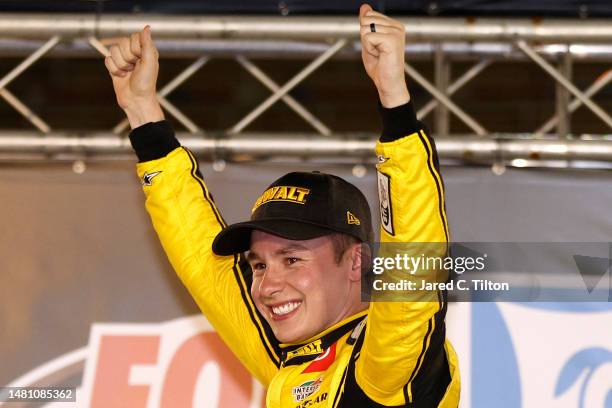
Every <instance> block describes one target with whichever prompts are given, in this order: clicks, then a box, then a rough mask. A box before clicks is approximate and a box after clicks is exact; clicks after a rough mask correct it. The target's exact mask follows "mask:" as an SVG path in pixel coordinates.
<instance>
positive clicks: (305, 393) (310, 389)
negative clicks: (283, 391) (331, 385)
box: [291, 377, 323, 402]
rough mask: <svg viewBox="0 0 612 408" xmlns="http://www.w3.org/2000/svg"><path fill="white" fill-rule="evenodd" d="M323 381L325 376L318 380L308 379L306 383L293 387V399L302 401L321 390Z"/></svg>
mask: <svg viewBox="0 0 612 408" xmlns="http://www.w3.org/2000/svg"><path fill="white" fill-rule="evenodd" d="M322 382H323V377H319V378H317V379H316V380H311V381H306V382H305V383H302V384H300V385H298V386H297V387H293V388H292V390H291V394H292V395H293V401H295V402H301V401H303V400H305V399H306V398H308V397H310V396H311V395H312V394H314V393H315V392H317V391H319V388H321V383H322Z"/></svg>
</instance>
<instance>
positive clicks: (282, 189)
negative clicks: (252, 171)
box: [251, 186, 310, 212]
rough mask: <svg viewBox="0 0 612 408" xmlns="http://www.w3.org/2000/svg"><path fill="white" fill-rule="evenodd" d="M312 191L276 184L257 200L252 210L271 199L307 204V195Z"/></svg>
mask: <svg viewBox="0 0 612 408" xmlns="http://www.w3.org/2000/svg"><path fill="white" fill-rule="evenodd" d="M309 193H310V189H309V188H304V187H296V186H274V187H270V188H269V189H267V190H266V191H264V192H263V194H262V195H261V196H260V197H259V198H258V199H257V201H255V205H253V209H252V210H251V212H253V211H255V210H256V209H257V207H259V206H260V205H262V204H265V203H269V202H270V201H287V202H290V203H295V204H305V203H306V196H307V195H308V194H309Z"/></svg>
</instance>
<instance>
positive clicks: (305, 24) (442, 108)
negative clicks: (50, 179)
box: [0, 14, 612, 164]
mask: <svg viewBox="0 0 612 408" xmlns="http://www.w3.org/2000/svg"><path fill="white" fill-rule="evenodd" d="M403 23H404V24H405V26H406V28H407V37H408V40H409V43H410V45H409V46H408V47H407V49H406V52H407V55H408V58H407V60H408V61H412V60H413V59H412V58H411V57H412V56H414V57H415V58H414V59H415V60H418V59H433V61H434V81H433V82H432V81H429V80H428V79H426V77H425V76H423V75H422V74H421V73H420V72H419V71H418V70H416V69H415V67H414V65H413V64H412V63H411V62H409V63H406V65H405V72H406V74H407V75H408V76H409V77H410V79H411V80H412V81H413V82H416V83H418V84H419V85H420V86H421V87H422V88H424V89H425V90H426V91H427V92H428V93H429V94H430V95H431V97H432V99H431V101H429V102H428V103H427V104H425V105H424V106H423V107H422V108H421V109H420V110H419V111H418V113H417V115H418V116H419V117H420V118H423V117H425V116H426V115H428V114H429V113H432V112H434V113H435V121H434V123H435V126H434V133H435V135H436V136H437V137H438V138H439V140H441V141H442V143H441V144H439V148H440V154H441V157H442V158H445V157H446V158H450V159H453V160H459V159H461V160H463V161H468V162H469V161H470V160H474V159H475V158H480V159H483V158H484V157H489V158H499V157H504V160H505V161H506V162H508V163H510V164H512V162H513V160H517V159H520V160H526V159H529V160H530V162H534V161H535V162H537V161H538V160H543V159H545V158H548V159H553V160H586V161H598V162H607V161H610V162H612V149H611V148H610V146H612V139H611V138H610V134H608V135H594V136H593V135H590V136H589V140H587V139H585V138H584V137H582V138H581V137H579V136H575V135H572V134H571V120H570V118H571V114H572V113H573V112H574V111H576V109H578V108H579V107H581V106H584V107H585V108H587V109H589V110H590V111H592V112H593V113H594V114H595V115H596V116H597V117H598V118H599V119H600V120H601V121H602V122H603V123H605V124H606V126H607V128H608V129H612V117H611V116H610V113H609V112H608V111H606V109H604V108H603V107H602V106H600V105H598V104H597V103H596V102H594V101H593V96H595V95H596V94H597V93H598V92H600V91H601V90H602V89H604V88H605V87H606V86H608V84H609V83H610V81H612V69H607V70H606V71H604V72H603V73H602V74H601V75H600V76H599V77H598V78H597V79H596V80H595V81H594V82H593V83H592V84H591V85H590V86H588V87H587V88H586V89H584V90H580V89H578V88H577V87H576V86H575V85H574V84H573V82H572V66H573V63H574V62H575V61H585V60H597V61H607V62H610V61H612V46H610V45H609V44H612V26H611V25H610V24H608V22H599V21H590V20H588V21H577V20H554V21H539V22H534V21H531V20H495V19H482V20H475V21H468V20H464V19H405V20H404V21H403ZM145 24H151V25H152V27H154V31H155V36H156V41H157V43H158V47H159V48H160V51H161V54H162V55H164V56H165V55H169V56H170V57H173V58H191V57H193V58H194V59H195V61H194V62H193V63H192V64H190V65H189V66H188V67H187V68H186V69H185V70H183V71H182V72H181V73H180V74H179V75H177V76H176V77H175V78H174V79H172V80H171V81H170V82H169V83H167V84H165V85H164V86H163V87H162V88H161V89H160V90H159V91H158V99H159V101H160V104H161V105H162V107H163V108H164V110H165V111H166V112H168V113H169V114H170V115H172V116H173V117H174V118H175V119H176V120H177V121H178V122H179V123H180V124H181V125H182V126H184V128H185V129H186V130H187V132H188V133H189V134H191V135H192V136H193V137H192V138H187V137H185V140H186V141H187V142H188V143H190V144H191V145H192V147H194V149H195V150H196V151H198V152H201V153H207V152H210V151H216V150H218V149H222V151H223V152H225V153H226V154H227V153H228V152H231V153H234V154H242V153H244V154H252V155H253V157H254V158H261V157H264V156H265V157H270V156H276V155H282V156H292V155H294V156H300V157H304V156H308V155H310V154H323V155H326V156H329V155H330V154H331V153H334V154H336V153H337V154H338V156H339V157H340V156H342V157H344V158H346V157H355V158H360V157H363V151H362V150H361V148H362V147H363V146H362V145H359V146H361V147H356V146H357V145H354V143H368V142H363V141H361V142H358V141H357V139H359V137H360V136H359V135H354V136H350V135H338V134H335V133H334V131H333V129H330V128H329V127H328V126H326V125H325V124H324V123H323V122H322V121H321V120H320V119H319V118H317V117H316V116H315V115H314V114H313V113H312V112H310V111H309V110H308V109H307V107H305V106H303V105H302V104H301V103H300V102H299V101H297V100H296V99H295V98H293V97H292V96H291V95H290V92H291V91H292V90H293V89H294V88H295V87H296V86H298V85H299V84H301V83H302V82H303V81H304V80H305V79H306V78H308V77H309V76H310V75H311V74H313V73H314V72H315V71H316V70H318V69H319V68H320V67H321V66H323V65H324V64H325V63H326V62H327V61H329V60H330V59H332V58H358V57H359V51H360V45H359V42H358V37H359V28H358V26H357V25H356V21H355V19H354V18H343V17H341V18H336V17H333V18H331V17H330V18H328V17H319V18H302V17H300V18H287V17H219V18H210V17H208V18H194V17H187V16H184V17H181V16H164V17H156V16H146V17H145V16H131V15H115V16H104V17H102V18H99V19H94V18H91V17H88V16H85V17H75V16H70V15H53V16H49V15H29V14H25V15H15V14H0V38H1V40H0V55H2V54H4V55H22V54H23V53H28V52H29V55H27V56H26V58H25V59H24V60H23V62H21V63H20V64H19V65H17V66H16V67H15V68H14V69H12V70H11V71H10V72H8V73H7V74H6V75H4V77H2V78H0V97H2V98H3V99H4V100H6V101H7V102H8V103H9V104H10V105H11V106H13V107H14V108H15V109H16V110H17V111H18V112H19V113H20V114H21V115H23V116H24V117H25V118H26V119H27V120H28V121H29V122H30V123H31V124H32V126H33V127H34V128H36V130H37V132H39V134H38V135H37V134H36V133H23V132H22V133H15V132H9V131H6V130H1V129H0V160H2V159H6V158H7V157H9V158H14V157H16V155H18V154H19V153H27V154H32V153H35V152H36V151H37V152H39V153H40V152H44V153H49V152H53V153H54V154H58V153H62V152H66V153H71V154H74V153H75V152H79V151H80V152H87V153H88V154H89V155H92V154H93V155H95V154H109V153H123V152H124V150H125V149H126V148H127V143H126V141H125V139H124V138H123V137H122V135H124V134H125V132H126V131H127V129H128V127H129V124H128V122H127V120H124V121H122V122H120V123H119V124H117V125H116V126H115V127H113V128H112V129H109V131H108V132H107V133H101V132H100V131H93V130H92V131H91V132H89V134H86V135H85V136H81V137H80V138H79V140H78V142H75V141H71V138H70V136H68V135H66V132H63V131H62V130H61V129H60V130H56V129H51V127H50V126H49V125H48V124H47V123H46V122H45V121H44V120H43V119H42V118H40V117H39V116H37V115H36V114H35V113H34V112H33V111H32V110H31V109H30V108H28V107H27V106H26V105H25V104H24V103H23V102H21V101H20V100H19V99H18V98H17V96H15V95H13V94H12V93H11V92H10V91H9V90H8V89H7V86H8V85H10V83H11V82H12V81H13V80H15V78H17V77H18V76H19V75H21V74H22V73H23V72H24V71H25V70H27V69H28V68H29V67H30V66H32V64H34V63H35V62H36V61H38V60H40V59H41V58H42V57H43V56H48V55H50V54H53V55H56V56H60V57H66V58H68V57H73V56H95V52H93V51H94V50H96V51H97V52H98V54H102V55H107V54H108V49H107V48H106V47H107V46H108V45H109V44H111V43H112V42H113V38H116V37H118V36H123V35H127V34H128V33H131V32H133V31H136V30H139V29H141V28H142V27H143V26H144V25H145ZM467 41H469V42H467ZM41 43H42V44H41ZM258 55H265V56H274V57H278V58H287V57H289V58H301V59H304V58H305V57H312V61H311V62H309V63H308V64H306V65H305V67H304V68H303V69H302V70H301V71H299V72H298V73H297V74H296V75H295V76H293V78H291V79H290V80H289V81H287V82H286V83H285V84H283V85H280V84H278V83H276V82H275V81H274V80H273V79H272V78H271V77H270V76H268V75H267V74H266V73H265V72H264V71H263V70H262V69H261V68H260V67H258V66H257V65H256V64H255V63H254V62H253V61H252V57H256V56H258ZM211 58H233V59H234V60H235V61H236V62H237V63H238V64H239V65H240V66H241V67H242V68H244V69H245V70H246V71H247V72H249V73H250V74H251V75H252V76H253V78H254V79H255V80H257V81H259V82H261V83H262V84H263V85H264V86H265V87H266V88H267V89H268V90H269V91H270V92H271V94H270V96H269V97H268V98H267V99H265V100H264V101H262V102H261V103H260V104H259V105H258V106H255V107H254V108H253V109H252V110H251V111H250V112H249V113H248V114H246V115H245V116H244V117H243V118H242V119H240V120H239V121H238V122H237V123H236V124H235V125H234V126H232V127H231V128H229V129H226V130H220V129H202V128H201V127H199V126H198V125H196V123H195V122H194V121H193V120H191V119H190V118H189V117H188V116H187V115H185V114H184V113H183V112H182V111H181V110H180V108H179V107H177V106H175V105H174V104H172V103H171V102H170V101H169V100H168V96H169V95H170V94H171V93H172V92H173V91H174V90H176V89H177V88H178V87H179V86H181V85H182V84H183V83H185V81H186V80H187V79H189V78H190V77H191V76H193V75H194V74H195V73H196V72H198V71H199V70H200V69H201V68H202V67H203V66H204V65H205V64H206V63H207V62H208V61H209V60H210V59H211ZM507 59H523V60H527V61H531V62H533V63H535V64H537V65H538V66H539V67H541V68H542V69H543V70H544V72H545V73H547V74H548V75H549V76H550V77H551V79H552V80H554V81H555V82H556V83H557V92H556V100H555V101H554V103H555V106H556V113H555V115H554V116H553V117H551V118H550V119H549V120H547V121H546V122H545V123H544V124H543V125H541V126H540V127H539V128H538V129H536V130H534V131H533V133H532V134H531V135H530V137H527V138H526V135H525V134H521V135H500V134H499V132H496V131H495V129H486V128H485V127H484V126H483V125H482V124H481V123H480V122H479V121H478V120H477V119H476V118H474V117H473V116H472V115H470V114H469V113H468V109H466V107H461V106H459V105H458V104H457V103H456V102H454V101H453V99H452V96H453V94H455V93H456V92H457V91H458V90H459V89H461V88H462V87H464V86H466V85H467V84H469V83H470V82H471V81H473V80H475V79H476V78H477V77H478V76H479V75H480V73H481V72H483V71H484V70H485V69H487V68H488V67H490V66H491V65H492V64H494V63H497V62H499V61H504V60H507ZM456 60H461V61H464V60H471V61H474V65H473V66H472V67H471V68H469V69H468V70H467V71H466V72H465V73H463V74H462V75H461V76H459V77H457V78H455V79H454V80H453V78H451V65H452V63H453V62H454V61H456ZM554 64H557V65H558V69H557V68H555V66H554ZM571 96H573V97H574V99H572V98H571ZM278 101H282V102H283V103H285V104H286V105H287V106H288V107H289V108H290V109H292V110H293V111H294V112H295V113H296V114H297V115H299V116H300V117H301V118H302V119H303V120H304V121H306V122H307V123H308V124H309V125H310V126H311V127H312V128H313V130H314V131H315V133H314V134H312V135H304V134H291V133H283V134H282V135H279V134H273V133H271V132H269V133H265V134H263V135H262V134H258V135H253V134H250V133H244V132H245V130H246V129H247V128H248V126H249V125H250V124H251V123H252V122H253V121H254V120H255V119H257V118H258V117H260V116H261V115H262V114H263V113H264V112H266V111H267V110H268V109H269V108H270V107H271V106H273V105H274V104H275V103H277V102H278ZM551 103H552V101H551ZM451 114H453V115H455V116H456V117H457V118H458V119H459V120H461V121H462V122H463V123H464V124H465V125H466V126H467V127H468V128H470V129H471V130H472V132H473V135H471V136H470V135H467V136H466V135H463V136H458V135H452V134H450V129H449V127H450V126H449V123H450V115H451ZM551 132H553V133H552V134H551ZM611 133H612V132H611ZM213 135H214V139H213V138H212V136H213ZM41 136H42V137H41ZM316 136H319V138H316ZM237 137H239V138H238V139H235V138H237ZM249 137H251V138H253V139H252V140H251V139H249ZM313 137H314V139H312V138H313ZM351 137H354V138H355V142H351V141H350V140H351ZM234 139H235V140H234ZM311 139H312V140H311ZM519 139H520V140H519ZM525 139H528V140H525ZM529 139H531V140H529ZM553 139H556V140H553ZM308 140H311V141H310V142H308ZM479 140H482V142H479ZM115 141H116V142H115ZM326 143H327V144H326ZM369 144H371V143H369ZM369 144H368V146H369ZM272 145H275V146H280V148H274V147H273V146H272ZM254 146H256V147H254ZM262 146H265V148H266V149H268V150H267V152H268V154H266V155H264V154H263V151H262V150H261V149H262V148H263V147H262ZM589 146H590V147H589ZM370 147H371V146H369V147H368V148H370ZM75 149H76V150H75ZM598 149H599V150H600V151H601V154H598V153H597V151H598ZM254 152H255V153H254ZM526 152H527V153H526ZM551 152H552V153H551ZM553 153H554V154H553ZM44 157H45V158H46V159H49V157H54V156H53V155H51V156H49V155H48V154H45V155H44ZM211 157H217V156H216V155H215V154H212V155H211ZM491 160H493V159H491ZM495 160H497V159H495ZM542 163H544V162H542Z"/></svg>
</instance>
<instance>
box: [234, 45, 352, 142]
mask: <svg viewBox="0 0 612 408" xmlns="http://www.w3.org/2000/svg"><path fill="white" fill-rule="evenodd" d="M345 45H346V40H338V41H336V42H335V43H334V44H333V45H332V46H331V47H329V48H328V49H327V51H325V52H324V53H323V54H321V55H319V56H318V57H317V58H316V59H315V60H314V61H312V62H311V63H310V64H308V65H307V66H306V67H305V68H304V69H302V70H301V71H300V72H298V73H297V75H295V76H294V77H293V78H291V79H290V80H289V81H287V83H286V84H285V85H283V86H282V87H281V88H279V89H278V91H276V92H274V93H272V95H270V97H269V98H268V99H266V100H265V101H263V102H262V103H261V104H260V105H259V106H257V107H256V108H255V109H253V110H252V111H251V112H250V113H249V114H247V115H246V116H245V117H244V118H242V119H241V120H240V121H239V122H238V123H237V124H236V125H234V127H233V128H231V129H230V130H229V133H230V134H235V133H239V132H241V131H242V129H244V128H245V127H247V126H248V125H249V123H251V122H253V121H254V120H255V119H257V118H258V117H259V115H261V114H262V113H263V112H265V111H266V110H267V109H268V108H269V107H270V106H272V105H273V104H274V103H275V102H276V101H278V100H279V99H280V98H282V97H283V96H285V95H286V94H287V92H289V91H291V90H292V89H293V88H295V87H296V86H297V85H298V84H299V83H300V82H302V81H303V80H304V79H306V78H307V77H308V75H310V74H312V73H313V72H314V71H315V70H316V69H317V68H319V67H320V66H321V65H323V64H324V63H325V62H326V61H327V60H329V59H330V58H331V57H333V56H334V54H336V53H337V52H338V51H340V50H341V49H342V47H344V46H345Z"/></svg>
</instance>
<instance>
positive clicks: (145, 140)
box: [130, 120, 181, 163]
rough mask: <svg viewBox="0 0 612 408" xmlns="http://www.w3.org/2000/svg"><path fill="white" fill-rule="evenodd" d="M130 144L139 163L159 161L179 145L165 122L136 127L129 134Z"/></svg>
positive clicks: (172, 131)
mask: <svg viewBox="0 0 612 408" xmlns="http://www.w3.org/2000/svg"><path fill="white" fill-rule="evenodd" d="M130 142H131V143H132V147H133V148H134V151H135V152H136V156H138V162H140V163H142V162H146V161H149V160H155V159H161V158H162V157H164V156H165V155H167V154H168V153H170V152H171V151H173V150H174V149H176V148H177V147H179V146H180V145H181V144H180V143H179V141H178V140H177V139H176V137H174V130H172V126H170V124H169V123H168V122H167V121H165V120H161V121H159V122H149V123H145V124H144V125H142V126H138V127H137V128H136V129H134V130H132V131H131V132H130Z"/></svg>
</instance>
